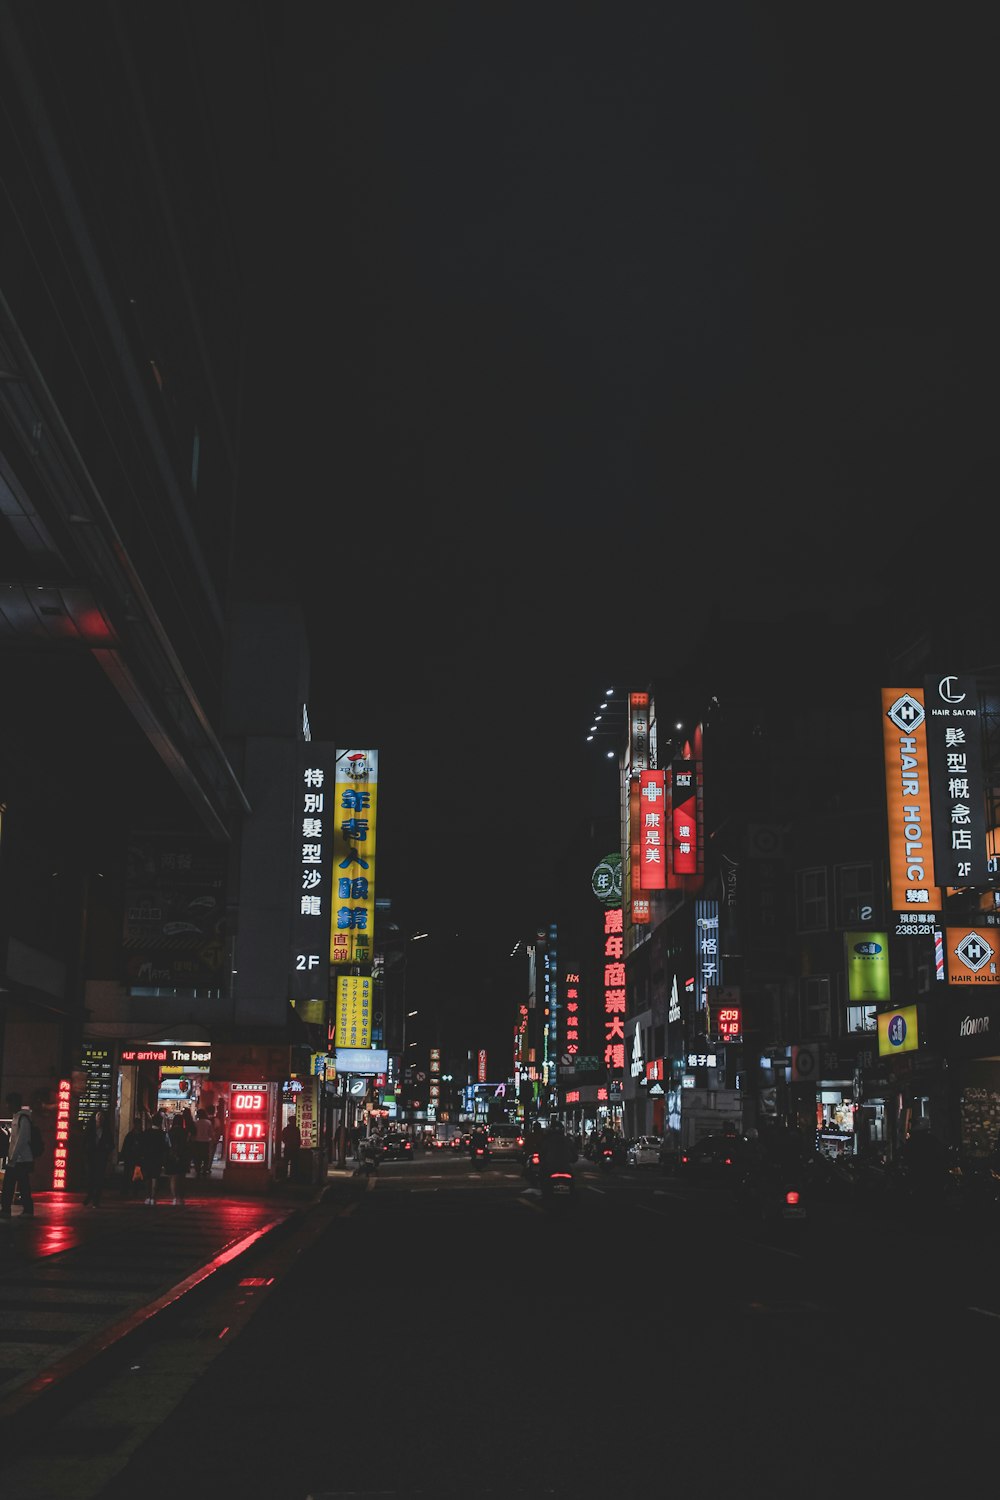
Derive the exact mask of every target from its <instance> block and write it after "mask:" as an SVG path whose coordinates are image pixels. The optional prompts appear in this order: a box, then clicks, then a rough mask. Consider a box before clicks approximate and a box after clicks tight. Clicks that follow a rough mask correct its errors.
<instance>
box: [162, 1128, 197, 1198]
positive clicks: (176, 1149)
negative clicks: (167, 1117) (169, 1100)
mask: <svg viewBox="0 0 1000 1500" xmlns="http://www.w3.org/2000/svg"><path fill="white" fill-rule="evenodd" d="M163 1170H164V1171H165V1172H166V1174H167V1176H168V1177H169V1178H170V1191H171V1193H172V1194H173V1200H174V1207H175V1208H180V1207H182V1206H183V1204H184V1179H185V1178H186V1177H187V1174H188V1172H189V1171H190V1170H191V1132H190V1131H189V1130H188V1126H187V1121H186V1120H185V1119H184V1116H183V1115H175V1116H174V1120H173V1124H172V1125H171V1126H170V1129H169V1131H168V1132H167V1151H166V1155H165V1157H164V1161H163Z"/></svg>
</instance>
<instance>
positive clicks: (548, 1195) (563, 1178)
mask: <svg viewBox="0 0 1000 1500" xmlns="http://www.w3.org/2000/svg"><path fill="white" fill-rule="evenodd" d="M575 1197H576V1184H575V1182H574V1180H573V1173H572V1172H570V1171H566V1170H560V1171H554V1172H546V1173H544V1175H543V1177H542V1202H543V1203H544V1204H545V1206H546V1207H547V1208H566V1207H568V1206H569V1204H571V1203H572V1202H573V1201H574V1199H575Z"/></svg>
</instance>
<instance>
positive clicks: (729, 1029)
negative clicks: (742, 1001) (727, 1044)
mask: <svg viewBox="0 0 1000 1500" xmlns="http://www.w3.org/2000/svg"><path fill="white" fill-rule="evenodd" d="M718 1025H719V1035H720V1036H721V1037H722V1038H723V1040H725V1041H732V1039H733V1038H734V1037H738V1036H739V1034H740V1031H741V1030H742V1026H743V1017H742V1015H741V1013H740V1008H739V1006H738V1005H723V1006H721V1007H720V1009H719V1016H718Z"/></svg>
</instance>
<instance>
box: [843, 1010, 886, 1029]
mask: <svg viewBox="0 0 1000 1500" xmlns="http://www.w3.org/2000/svg"><path fill="white" fill-rule="evenodd" d="M875 1015H876V1012H875V1007H874V1005H849V1006H848V1007H847V1030H848V1032H852V1031H878V1021H877V1020H876V1019H875Z"/></svg>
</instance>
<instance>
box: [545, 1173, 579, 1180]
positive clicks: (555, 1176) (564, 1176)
mask: <svg viewBox="0 0 1000 1500" xmlns="http://www.w3.org/2000/svg"><path fill="white" fill-rule="evenodd" d="M549 1176H550V1177H551V1179H552V1181H553V1182H555V1181H556V1180H557V1179H558V1180H559V1181H560V1182H572V1181H573V1173H572V1172H550V1173H549Z"/></svg>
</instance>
